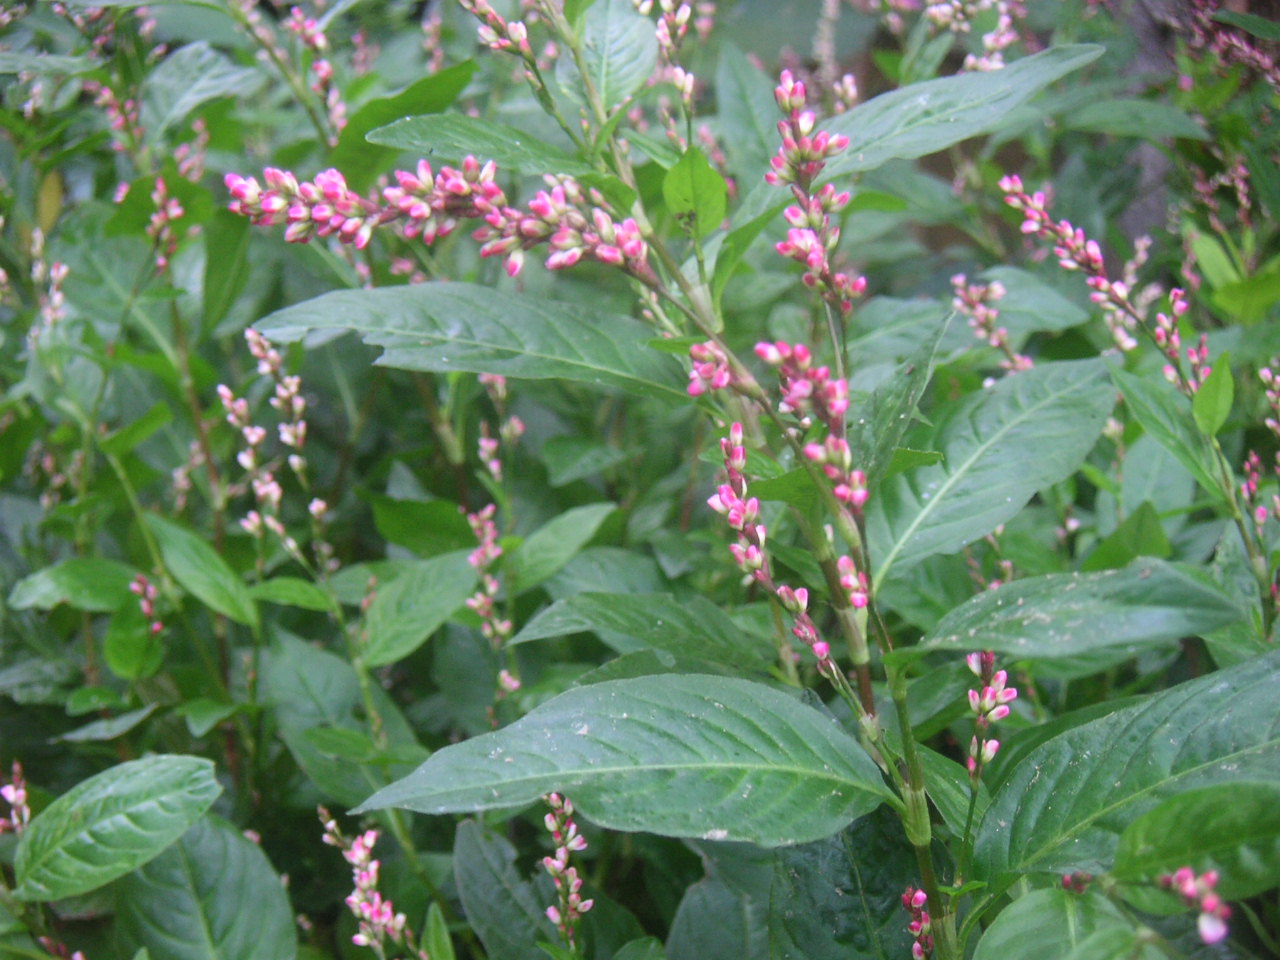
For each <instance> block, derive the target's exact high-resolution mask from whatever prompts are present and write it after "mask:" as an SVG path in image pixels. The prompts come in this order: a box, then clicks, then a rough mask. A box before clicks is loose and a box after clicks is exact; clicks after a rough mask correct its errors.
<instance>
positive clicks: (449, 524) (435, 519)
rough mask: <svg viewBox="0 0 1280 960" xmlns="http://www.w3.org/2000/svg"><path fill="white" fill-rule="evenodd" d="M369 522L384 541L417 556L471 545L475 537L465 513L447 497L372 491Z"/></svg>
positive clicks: (432, 555)
mask: <svg viewBox="0 0 1280 960" xmlns="http://www.w3.org/2000/svg"><path fill="white" fill-rule="evenodd" d="M369 500H370V502H371V503H372V504H373V522H374V525H375V526H376V527H377V528H378V533H379V534H381V535H382V537H383V539H385V540H386V541H387V542H388V543H394V544H398V545H399V546H402V547H407V548H408V549H410V550H412V551H413V552H414V553H416V554H418V556H420V557H434V556H436V555H437V554H441V553H448V552H449V551H451V550H463V549H468V548H474V546H475V542H476V538H475V534H473V533H472V532H471V527H470V526H469V525H468V524H467V517H466V514H465V513H464V512H463V511H461V510H459V509H458V505H457V504H456V503H453V502H451V501H449V500H430V501H422V500H397V499H395V498H393V497H386V496H382V495H381V494H374V495H371V496H370V497H369Z"/></svg>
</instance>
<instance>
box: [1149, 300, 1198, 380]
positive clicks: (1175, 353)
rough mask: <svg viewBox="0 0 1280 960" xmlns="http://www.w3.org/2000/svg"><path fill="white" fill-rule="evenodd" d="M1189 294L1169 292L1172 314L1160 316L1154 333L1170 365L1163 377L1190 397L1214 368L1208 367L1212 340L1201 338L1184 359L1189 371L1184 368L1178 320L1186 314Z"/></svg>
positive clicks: (1165, 368) (1190, 348) (1187, 350)
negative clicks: (1187, 295) (1210, 341)
mask: <svg viewBox="0 0 1280 960" xmlns="http://www.w3.org/2000/svg"><path fill="white" fill-rule="evenodd" d="M1187 308H1188V305H1187V297H1186V294H1185V293H1184V292H1183V291H1182V290H1180V289H1178V288H1176V287H1175V288H1174V289H1172V290H1170V291H1169V312H1168V313H1163V312H1161V313H1157V314H1156V323H1155V328H1154V329H1153V330H1152V331H1151V335H1152V337H1153V338H1154V339H1155V341H1156V346H1158V347H1159V348H1160V349H1161V350H1163V351H1164V354H1165V356H1166V357H1167V358H1168V360H1169V362H1168V363H1166V364H1165V366H1164V378H1165V379H1166V380H1168V381H1169V382H1170V383H1172V384H1173V385H1174V386H1175V387H1177V388H1178V389H1179V390H1181V391H1182V392H1183V393H1185V394H1186V395H1187V396H1191V395H1192V394H1194V393H1195V392H1196V391H1197V390H1198V389H1199V388H1200V384H1202V383H1204V381H1205V380H1207V379H1208V378H1209V374H1210V373H1212V372H1213V368H1212V367H1211V366H1209V338H1208V337H1207V336H1205V335H1204V334H1201V335H1200V342H1199V343H1198V344H1197V345H1196V346H1194V347H1187V349H1186V353H1185V358H1186V363H1187V367H1188V370H1187V371H1186V372H1184V371H1183V369H1182V362H1183V357H1184V354H1183V350H1182V336H1181V334H1180V333H1179V332H1178V320H1179V319H1180V318H1181V317H1182V315H1183V314H1185V313H1186V312H1187Z"/></svg>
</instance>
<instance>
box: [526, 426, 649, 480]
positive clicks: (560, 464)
mask: <svg viewBox="0 0 1280 960" xmlns="http://www.w3.org/2000/svg"><path fill="white" fill-rule="evenodd" d="M632 455H633V454H632V453H631V452H630V451H627V450H623V449H622V448H620V447H615V446H611V445H609V444H607V443H602V442H601V441H599V440H597V439H595V438H594V437H575V436H564V437H552V438H551V439H550V440H548V441H547V442H546V443H544V444H543V445H542V459H543V463H544V464H545V465H546V468H547V482H548V483H550V484H551V486H553V487H563V486H564V485H565V484H568V483H573V481H575V480H584V479H586V478H587V477H594V476H596V475H597V474H600V473H602V472H604V471H605V470H609V469H610V468H612V467H616V466H617V465H618V464H620V463H625V462H626V461H627V460H628V459H630V457H631V456H632Z"/></svg>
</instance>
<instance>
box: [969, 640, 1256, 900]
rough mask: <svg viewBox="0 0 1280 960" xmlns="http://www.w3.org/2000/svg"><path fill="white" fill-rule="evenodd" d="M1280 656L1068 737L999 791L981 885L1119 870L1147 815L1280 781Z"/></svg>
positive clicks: (1041, 751)
mask: <svg viewBox="0 0 1280 960" xmlns="http://www.w3.org/2000/svg"><path fill="white" fill-rule="evenodd" d="M1278 683H1280V653H1275V652H1272V653H1269V654H1267V655H1265V656H1262V657H1257V658H1255V659H1253V660H1250V661H1248V662H1247V663H1243V664H1240V665H1239V666H1236V667H1231V668H1229V669H1227V670H1220V671H1218V672H1216V673H1212V674H1209V675H1208V676H1206V677H1201V678H1199V679H1196V680H1192V681H1190V682H1188V683H1183V684H1180V685H1178V686H1176V687H1173V688H1171V689H1169V690H1165V691H1162V692H1161V693H1158V694H1155V695H1153V696H1151V697H1148V698H1146V699H1145V700H1144V701H1142V702H1141V703H1139V704H1137V705H1135V706H1131V707H1127V708H1125V709H1122V710H1117V711H1115V712H1114V713H1111V714H1109V715H1107V716H1105V717H1101V718H1100V719H1097V720H1093V721H1090V722H1089V723H1085V724H1081V725H1080V726H1078V727H1075V728H1073V729H1071V730H1068V731H1066V732H1065V733H1061V734H1059V735H1058V736H1056V737H1054V738H1052V739H1051V740H1049V741H1047V742H1046V743H1043V744H1041V745H1040V746H1039V747H1037V748H1036V749H1034V750H1032V751H1031V752H1030V753H1028V754H1027V755H1026V756H1025V757H1024V758H1023V759H1022V761H1021V763H1019V765H1018V767H1017V769H1015V770H1013V771H1012V772H1011V773H1010V775H1009V776H1008V778H1007V779H1006V780H1005V781H1004V782H1003V783H1002V784H1001V786H1000V788H999V790H998V791H996V794H995V796H994V798H993V799H992V802H991V806H990V808H988V810H987V815H986V817H984V818H983V821H982V826H981V827H980V828H979V830H978V833H977V841H976V843H975V846H974V863H975V866H976V867H977V873H976V874H975V876H977V877H979V878H984V879H987V880H989V881H991V882H993V883H994V882H996V881H997V880H998V879H999V878H1001V877H1006V876H1008V875H1009V874H1013V873H1026V872H1033V871H1034V872H1050V873H1064V872H1067V871H1071V870H1088V871H1090V872H1094V873H1100V872H1102V871H1104V870H1107V869H1109V868H1110V867H1111V863H1112V859H1113V857H1114V854H1115V850H1116V846H1117V844H1118V842H1119V838H1120V834H1122V833H1123V832H1124V830H1125V828H1127V827H1128V826H1129V824H1130V823H1132V822H1133V821H1134V820H1136V819H1137V818H1138V817H1139V816H1141V815H1142V814H1144V813H1146V812H1147V811H1148V810H1150V809H1152V808H1153V807H1155V806H1157V805H1158V804H1159V803H1161V802H1162V801H1164V800H1166V799H1168V798H1169V797H1172V796H1176V795H1178V794H1180V793H1184V792H1186V791H1188V790H1194V789H1197V788H1200V787H1204V786H1212V785H1214V784H1218V783H1229V782H1235V781H1241V780H1252V781H1265V782H1271V783H1274V782H1280V720H1278V719H1277V715H1276V710H1275V690H1276V685H1277V684H1278Z"/></svg>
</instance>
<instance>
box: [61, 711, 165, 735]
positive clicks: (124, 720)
mask: <svg viewBox="0 0 1280 960" xmlns="http://www.w3.org/2000/svg"><path fill="white" fill-rule="evenodd" d="M159 708H160V705H159V704H158V703H149V704H147V705H146V706H145V707H141V708H140V709H138V710H130V711H129V712H127V713H122V714H120V715H119V716H117V717H104V718H103V719H101V720H95V721H93V722H92V723H86V724H85V725H84V726H83V727H76V729H74V730H70V731H68V732H67V733H64V734H63V735H62V736H60V737H54V739H55V740H60V741H62V742H65V743H101V742H104V741H107V740H114V739H115V738H116V737H119V736H123V735H124V734H126V733H128V732H129V731H130V730H132V729H133V728H134V727H136V726H137V725H138V724H140V723H142V721H143V720H145V719H147V717H149V716H151V714H153V713H155V712H156V710H158V709H159Z"/></svg>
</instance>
